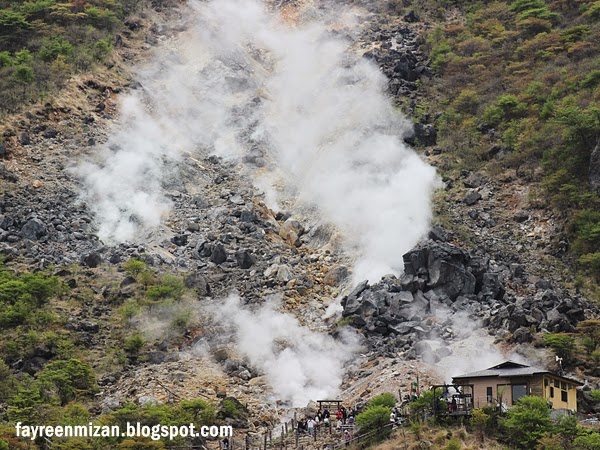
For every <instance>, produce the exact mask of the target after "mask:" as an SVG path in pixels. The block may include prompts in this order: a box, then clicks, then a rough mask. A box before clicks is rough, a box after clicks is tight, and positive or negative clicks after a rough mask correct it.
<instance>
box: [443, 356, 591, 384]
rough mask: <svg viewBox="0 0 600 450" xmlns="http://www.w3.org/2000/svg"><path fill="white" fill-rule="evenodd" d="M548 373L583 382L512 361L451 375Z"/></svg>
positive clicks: (476, 376)
mask: <svg viewBox="0 0 600 450" xmlns="http://www.w3.org/2000/svg"><path fill="white" fill-rule="evenodd" d="M545 373H547V374H550V375H552V376H554V377H558V378H562V379H564V380H568V381H569V382H571V383H576V384H583V383H581V382H579V381H577V380H572V379H570V378H567V377H563V376H561V375H557V374H555V373H552V372H550V371H549V370H546V369H540V368H537V367H531V366H527V365H525V364H519V363H517V362H514V361H505V362H503V363H501V364H498V365H496V366H492V367H489V368H487V369H485V370H479V371H477V372H470V373H465V374H463V375H457V376H455V377H452V379H453V380H462V379H467V378H484V377H497V378H507V377H530V376H533V375H538V374H545Z"/></svg>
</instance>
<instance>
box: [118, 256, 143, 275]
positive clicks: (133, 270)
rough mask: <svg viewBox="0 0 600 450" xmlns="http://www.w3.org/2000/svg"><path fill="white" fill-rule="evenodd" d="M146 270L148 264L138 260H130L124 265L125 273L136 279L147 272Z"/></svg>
mask: <svg viewBox="0 0 600 450" xmlns="http://www.w3.org/2000/svg"><path fill="white" fill-rule="evenodd" d="M146 268H147V264H146V263H145V262H143V261H140V260H139V259H137V258H130V259H129V260H128V261H127V262H126V263H125V264H123V269H125V272H126V273H127V274H128V275H130V276H132V277H134V278H135V277H137V276H138V275H139V274H140V273H142V272H143V271H144V270H146Z"/></svg>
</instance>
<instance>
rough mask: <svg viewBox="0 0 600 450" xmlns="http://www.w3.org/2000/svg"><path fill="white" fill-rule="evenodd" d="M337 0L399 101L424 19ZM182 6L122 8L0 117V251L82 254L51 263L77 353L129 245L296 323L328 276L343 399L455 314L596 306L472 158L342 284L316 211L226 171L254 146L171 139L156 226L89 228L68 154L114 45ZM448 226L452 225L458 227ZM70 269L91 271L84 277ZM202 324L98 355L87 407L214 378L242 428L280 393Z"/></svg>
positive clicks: (406, 91) (511, 323) (528, 215)
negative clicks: (383, 268)
mask: <svg viewBox="0 0 600 450" xmlns="http://www.w3.org/2000/svg"><path fill="white" fill-rule="evenodd" d="M280 3H282V2H280ZM283 3H284V4H283V5H279V6H282V7H284V8H291V9H289V10H287V12H288V13H290V11H293V10H294V8H299V7H305V8H306V7H310V6H312V4H311V3H312V2H308V3H309V4H308V6H307V4H305V3H303V2H283ZM351 3H352V6H353V7H354V8H357V11H359V12H360V14H361V15H360V19H361V23H362V24H363V31H362V32H361V34H360V35H359V36H358V37H357V38H356V41H355V42H354V46H355V48H356V50H357V51H358V52H360V53H363V54H364V57H365V58H368V59H370V60H372V61H373V62H375V63H376V64H378V65H379V66H380V67H381V70H382V72H383V73H384V74H385V75H386V76H387V77H388V78H389V85H388V86H389V93H390V95H391V96H392V97H396V98H397V99H401V98H402V99H403V98H406V97H408V98H410V102H409V107H410V108H412V109H414V108H415V107H416V106H417V104H418V102H419V94H418V83H417V82H418V80H419V79H420V78H421V77H430V76H432V73H431V70H430V68H429V67H428V64H427V57H426V55H425V54H424V53H423V51H422V50H421V48H420V44H421V43H422V37H421V36H420V33H421V32H422V30H423V29H424V28H426V24H423V22H422V21H421V20H420V19H419V17H417V16H416V15H415V14H411V13H410V11H409V10H407V9H404V8H398V9H396V7H395V8H394V9H393V10H390V9H388V8H387V7H383V6H382V5H379V2H364V4H361V3H362V2H351ZM398 10H400V13H398ZM182 19H183V18H182V17H180V13H179V12H178V10H177V9H174V10H168V11H166V12H164V11H163V12H162V13H161V14H158V13H152V14H149V15H147V16H145V17H144V16H140V17H139V18H136V20H135V21H133V22H132V27H131V34H130V35H129V36H121V37H120V48H118V50H117V58H119V59H120V61H116V64H115V66H113V67H111V68H106V69H103V70H101V71H99V72H97V73H95V74H94V75H89V76H85V77H81V78H78V79H74V80H71V82H70V84H69V87H68V90H67V91H66V92H65V94H64V95H62V96H61V97H59V98H56V99H52V100H51V101H49V102H48V103H47V104H45V105H43V106H38V107H35V108H32V109H31V110H30V111H28V112H27V113H25V114H23V115H21V116H18V117H13V118H11V119H10V120H9V121H7V122H6V124H5V125H4V130H3V135H4V136H5V138H6V148H7V150H8V155H7V157H6V159H5V160H4V161H2V166H1V167H0V178H1V180H0V189H2V192H3V197H2V200H1V203H0V245H1V252H2V253H3V254H5V255H7V256H8V257H9V258H12V259H13V260H14V261H17V262H19V263H24V264H26V265H27V266H29V267H30V268H32V269H33V268H35V269H37V268H46V267H48V266H51V265H56V266H58V267H63V266H68V265H80V266H83V269H77V270H75V269H72V273H68V272H63V274H62V275H64V276H65V277H67V278H71V279H73V280H74V282H72V283H71V284H72V295H73V296H75V297H77V296H82V297H83V296H84V294H85V295H86V296H87V297H86V298H85V299H84V300H83V301H82V303H81V305H80V307H78V308H76V309H74V310H70V311H67V312H65V313H66V314H68V315H69V323H70V327H71V328H72V329H73V330H74V332H75V333H77V334H78V335H79V337H80V339H81V341H83V342H85V346H86V347H87V348H88V349H89V351H90V352H91V354H94V355H100V354H102V353H103V352H104V351H105V348H106V347H111V346H117V345H118V339H120V338H122V335H119V334H114V331H113V330H112V329H111V328H112V327H111V325H110V324H111V323H112V322H113V321H114V317H115V314H116V312H115V311H116V307H117V305H119V304H121V303H123V302H124V301H126V299H127V298H130V297H132V296H134V295H135V293H136V292H139V291H141V290H142V286H141V285H140V283H137V282H136V281H135V280H133V281H132V280H130V279H128V277H127V276H126V275H125V274H124V273H123V268H122V267H123V263H124V262H125V261H127V260H128V259H129V258H131V257H136V258H138V259H140V260H142V261H144V262H145V263H147V264H148V265H149V266H150V267H152V268H154V269H155V270H156V271H157V272H169V273H176V274H181V275H182V276H183V277H184V280H185V284H186V286H187V288H189V289H190V290H191V291H193V292H195V295H193V296H192V295H191V294H190V298H188V299H187V300H185V301H186V302H187V303H186V305H187V306H188V307H189V308H190V309H192V310H196V307H197V304H198V299H205V300H204V301H205V302H206V303H210V302H211V301H215V300H214V299H216V301H217V302H219V301H222V299H223V298H224V297H226V296H227V295H229V294H230V293H231V292H233V291H235V292H237V293H239V295H240V296H241V297H242V298H243V299H244V300H245V302H247V303H261V302H262V301H263V300H264V299H265V298H267V297H269V296H272V295H278V296H280V297H281V298H282V305H283V306H282V308H283V309H285V310H287V311H290V312H292V313H293V314H294V315H295V316H296V317H297V318H298V319H299V321H300V322H301V323H303V324H307V325H308V326H310V327H311V328H313V329H317V330H324V331H325V332H328V333H331V334H333V335H335V334H336V333H337V330H336V328H335V324H333V326H332V324H331V323H328V322H327V321H324V320H322V317H323V316H324V314H325V311H326V308H327V306H328V305H329V304H331V303H333V302H334V300H335V299H336V298H338V297H339V296H340V294H341V293H345V294H346V295H345V296H344V297H343V300H342V306H343V313H342V315H343V317H345V319H344V320H343V321H342V323H344V322H351V324H352V326H353V327H354V328H356V329H358V330H359V331H360V332H361V333H362V334H363V335H364V336H365V342H366V349H365V351H364V352H363V354H362V355H359V356H356V358H355V361H353V362H352V363H351V364H349V365H348V369H349V370H348V373H347V375H346V379H345V380H344V384H343V386H342V388H343V392H342V398H343V399H344V400H346V401H348V402H361V401H364V399H365V398H368V397H369V396H370V395H372V394H374V393H378V392H382V391H386V390H388V391H393V392H398V391H401V392H404V393H405V392H406V390H407V389H408V386H409V384H410V382H411V381H412V380H413V379H414V378H415V377H417V376H420V380H421V384H423V385H428V384H429V383H430V382H432V381H444V380H443V379H442V377H440V376H439V375H438V374H436V373H435V371H434V370H433V367H432V366H431V365H433V364H435V363H436V362H438V361H439V360H441V359H443V358H445V357H448V356H449V355H450V353H451V352H452V349H451V345H452V344H453V343H455V342H457V341H460V340H461V339H462V338H463V337H464V336H463V335H464V331H465V330H464V329H460V328H461V327H462V326H463V325H464V324H465V322H466V323H470V324H472V325H473V328H472V329H471V330H474V329H475V328H477V326H478V325H479V324H481V325H483V326H484V327H485V328H486V329H487V330H488V331H489V332H490V333H491V334H492V335H493V338H497V339H498V340H499V341H506V342H508V343H518V344H522V343H527V342H530V341H531V340H532V333H534V332H537V331H542V330H548V331H552V332H559V331H572V330H573V327H574V326H575V325H576V324H577V323H578V322H579V321H580V320H582V319H583V318H591V317H597V316H598V314H599V313H600V311H599V310H598V308H597V306H595V305H593V304H590V303H589V302H588V301H587V300H586V299H584V298H583V297H581V296H580V295H578V294H577V293H573V292H570V291H568V290H565V289H563V288H562V287H561V285H560V282H559V281H560V280H559V279H558V277H557V276H555V275H554V272H553V273H549V274H546V273H544V271H545V269H546V267H548V266H547V265H546V264H541V263H539V262H538V260H539V258H540V253H543V254H544V258H549V256H548V255H547V253H548V252H547V251H546V250H545V249H547V248H550V241H551V238H552V226H551V221H550V220H548V219H547V218H545V217H544V216H543V212H538V211H521V210H520V209H519V202H518V198H521V197H523V196H524V195H525V194H526V192H524V191H525V190H526V186H522V185H521V187H520V188H519V189H517V190H516V192H515V191H514V187H515V185H516V182H515V183H512V181H508V179H507V183H506V184H496V183H494V182H492V181H490V180H488V179H487V178H486V177H485V176H484V175H481V174H471V173H464V174H461V176H459V177H455V178H445V181H446V191H444V192H443V193H442V194H441V197H442V200H441V202H440V209H448V210H449V213H448V212H446V213H445V214H444V216H445V217H446V222H445V223H444V228H440V227H436V228H434V229H433V231H432V232H431V234H430V238H431V239H430V240H427V241H425V242H423V243H422V244H421V245H420V246H419V247H417V248H416V249H414V250H413V251H411V252H410V253H408V254H406V255H404V262H405V272H404V274H403V275H400V276H399V277H394V276H388V277H384V279H382V280H381V281H380V282H378V283H372V284H368V283H366V282H363V283H360V284H359V285H358V286H350V284H349V275H350V270H351V266H352V261H351V258H350V256H348V255H345V254H343V253H342V252H340V251H339V247H338V246H337V245H336V230H334V229H333V228H332V227H331V226H329V225H328V224H324V223H322V222H321V221H319V220H315V219H314V218H311V217H310V216H308V215H304V214H303V212H302V211H294V210H290V211H288V210H286V208H285V206H286V205H284V206H283V207H282V208H281V210H279V211H273V210H271V209H269V208H268V207H267V206H266V204H265V197H264V193H263V192H260V191H259V190H257V189H256V188H255V187H254V186H253V185H252V182H251V180H249V179H248V178H246V177H244V176H243V175H242V174H244V173H246V171H245V170H244V167H245V166H247V165H248V164H251V165H253V166H257V162H256V160H253V161H248V160H246V161H240V162H237V163H232V162H228V161H226V160H223V159H220V158H217V157H214V156H210V155H208V154H205V155H203V156H198V155H197V154H186V155H184V156H183V158H182V159H181V161H180V162H178V163H177V164H176V167H174V168H175V169H177V175H176V176H173V177H171V178H169V179H167V180H166V182H165V183H164V186H163V187H164V189H165V191H166V193H167V196H168V198H169V199H170V200H171V202H172V210H171V212H170V214H169V216H168V217H167V218H166V219H165V220H164V221H163V223H162V225H161V226H160V228H159V229H157V230H155V231H153V232H152V233H150V234H148V235H147V236H145V238H144V242H143V243H123V244H120V245H116V246H111V245H106V244H104V243H103V242H101V241H100V240H99V239H98V238H97V237H96V235H95V231H96V230H95V224H94V217H93V216H92V214H91V213H90V210H89V208H88V207H87V205H86V204H85V203H84V202H82V201H81V200H80V199H79V192H80V184H79V183H80V182H79V180H78V179H77V178H76V177H75V176H74V175H73V173H72V172H71V171H70V170H69V168H70V167H71V164H72V163H73V161H74V160H76V159H77V158H80V157H81V156H83V155H85V154H88V153H91V152H93V151H94V148H95V147H94V146H95V145H97V144H101V143H102V142H104V141H105V140H106V139H107V134H108V133H109V132H110V130H111V123H112V122H114V121H116V120H118V102H119V95H120V94H121V93H122V92H123V91H126V90H128V89H140V88H141V87H140V86H138V85H137V84H136V82H135V81H133V78H132V75H131V72H130V71H131V67H130V64H131V62H132V61H133V62H136V61H139V60H143V59H144V58H145V57H146V56H145V55H147V54H148V53H149V52H150V47H152V46H155V45H160V44H159V43H160V42H162V41H165V40H167V39H169V38H170V37H172V36H174V35H176V34H177V33H181V32H184V31H185V25H184V24H185V20H182ZM134 24H135V25H134ZM430 119H431V120H430V123H422V124H418V126H416V127H415V132H416V133H415V138H414V141H413V142H416V143H419V144H420V145H422V146H425V147H428V153H430V154H429V157H430V161H431V162H432V163H433V164H435V163H436V158H435V157H436V153H438V151H439V149H436V147H435V144H436V139H435V128H434V126H433V120H434V118H430ZM258 165H259V166H260V164H258ZM440 170H442V171H443V167H442V168H440ZM442 175H444V174H443V173H442ZM511 180H512V179H511ZM461 185H462V186H461ZM514 198H517V200H516V201H515V202H513V203H510V202H509V200H511V199H514ZM507 204H510V205H511V207H510V208H508V209H507V208H506V205H507ZM448 205H450V207H448ZM465 227H466V229H467V230H468V234H469V240H470V242H468V243H465V242H464V240H463V239H462V236H463V234H464V230H465ZM456 230H457V231H456ZM515 241H517V242H519V243H518V244H517V245H514V242H515ZM557 266H558V264H557ZM87 284H90V285H92V286H93V289H92V292H91V294H90V293H89V291H87V290H86V289H85V286H86V285H87ZM211 299H213V300H211ZM134 326H139V327H140V329H142V330H143V329H144V328H143V324H140V323H138V324H137V325H136V324H135V322H134ZM206 333H208V334H211V333H212V334H214V335H218V334H219V328H218V327H216V326H215V324H214V323H213V322H211V320H209V319H207V318H206V317H205V316H203V315H202V314H199V316H198V317H194V319H193V320H192V322H191V324H190V325H189V327H188V329H186V330H185V331H184V332H183V333H181V334H180V335H176V336H169V335H165V334H164V333H163V334H161V333H158V335H157V336H152V339H151V342H150V345H151V347H152V348H151V351H150V352H148V354H147V355H146V356H147V361H146V362H139V361H137V362H134V364H129V365H127V367H125V368H123V367H119V368H116V369H115V368H107V367H106V366H105V365H100V364H98V365H97V367H96V368H97V370H98V371H99V372H100V375H101V377H100V380H99V383H100V385H101V388H102V393H101V395H100V398H101V400H100V402H99V406H98V411H97V412H106V411H109V410H111V409H115V408H116V407H118V406H119V405H121V404H123V402H125V401H126V400H133V401H138V402H144V401H147V400H148V399H149V398H154V399H158V400H160V401H169V400H173V399H181V398H195V397H198V396H201V397H206V398H208V399H210V400H213V401H219V400H218V398H222V397H223V396H224V395H230V396H233V397H235V398H237V399H239V400H240V401H241V402H242V403H244V404H247V405H248V406H249V409H250V411H251V414H252V418H253V420H252V421H251V423H250V424H249V427H250V428H249V429H250V430H252V431H257V430H259V429H260V427H261V426H264V425H267V424H269V423H272V422H274V421H276V420H277V419H276V417H277V416H278V415H280V414H281V411H280V410H279V409H278V405H277V404H276V402H275V401H274V399H273V398H272V392H271V390H270V388H269V386H268V383H267V380H266V379H265V378H264V376H262V374H261V373H260V371H258V370H257V369H256V368H255V367H252V365H251V364H250V363H249V362H248V360H247V359H246V358H245V357H244V356H243V355H241V354H239V352H236V350H235V349H234V348H233V347H232V345H231V342H224V343H222V345H209V347H208V351H207V352H205V351H198V349H199V348H200V347H199V345H198V344H199V343H200V344H202V343H203V342H204V341H203V336H204V335H205V334H206ZM99 361H100V360H99Z"/></svg>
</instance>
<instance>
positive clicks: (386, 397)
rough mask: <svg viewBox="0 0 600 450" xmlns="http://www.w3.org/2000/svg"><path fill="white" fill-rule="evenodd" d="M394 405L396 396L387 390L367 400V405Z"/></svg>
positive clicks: (390, 406) (391, 406) (389, 406)
mask: <svg viewBox="0 0 600 450" xmlns="http://www.w3.org/2000/svg"><path fill="white" fill-rule="evenodd" d="M395 405H396V397H394V394H391V393H389V392H384V393H383V394H379V395H376V396H375V397H373V398H372V399H371V401H370V402H369V407H371V406H387V407H388V408H393V407H394V406H395Z"/></svg>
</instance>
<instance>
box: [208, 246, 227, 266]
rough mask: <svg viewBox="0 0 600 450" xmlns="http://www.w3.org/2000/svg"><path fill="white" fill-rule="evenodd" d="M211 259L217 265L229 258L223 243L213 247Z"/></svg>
mask: <svg viewBox="0 0 600 450" xmlns="http://www.w3.org/2000/svg"><path fill="white" fill-rule="evenodd" d="M210 260H211V261H212V262H214V263H215V264H217V265H219V264H222V263H224V262H225V261H226V260H227V252H226V251H225V247H223V244H221V243H220V242H219V243H217V244H216V245H215V246H214V247H213V249H212V252H211V254H210Z"/></svg>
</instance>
